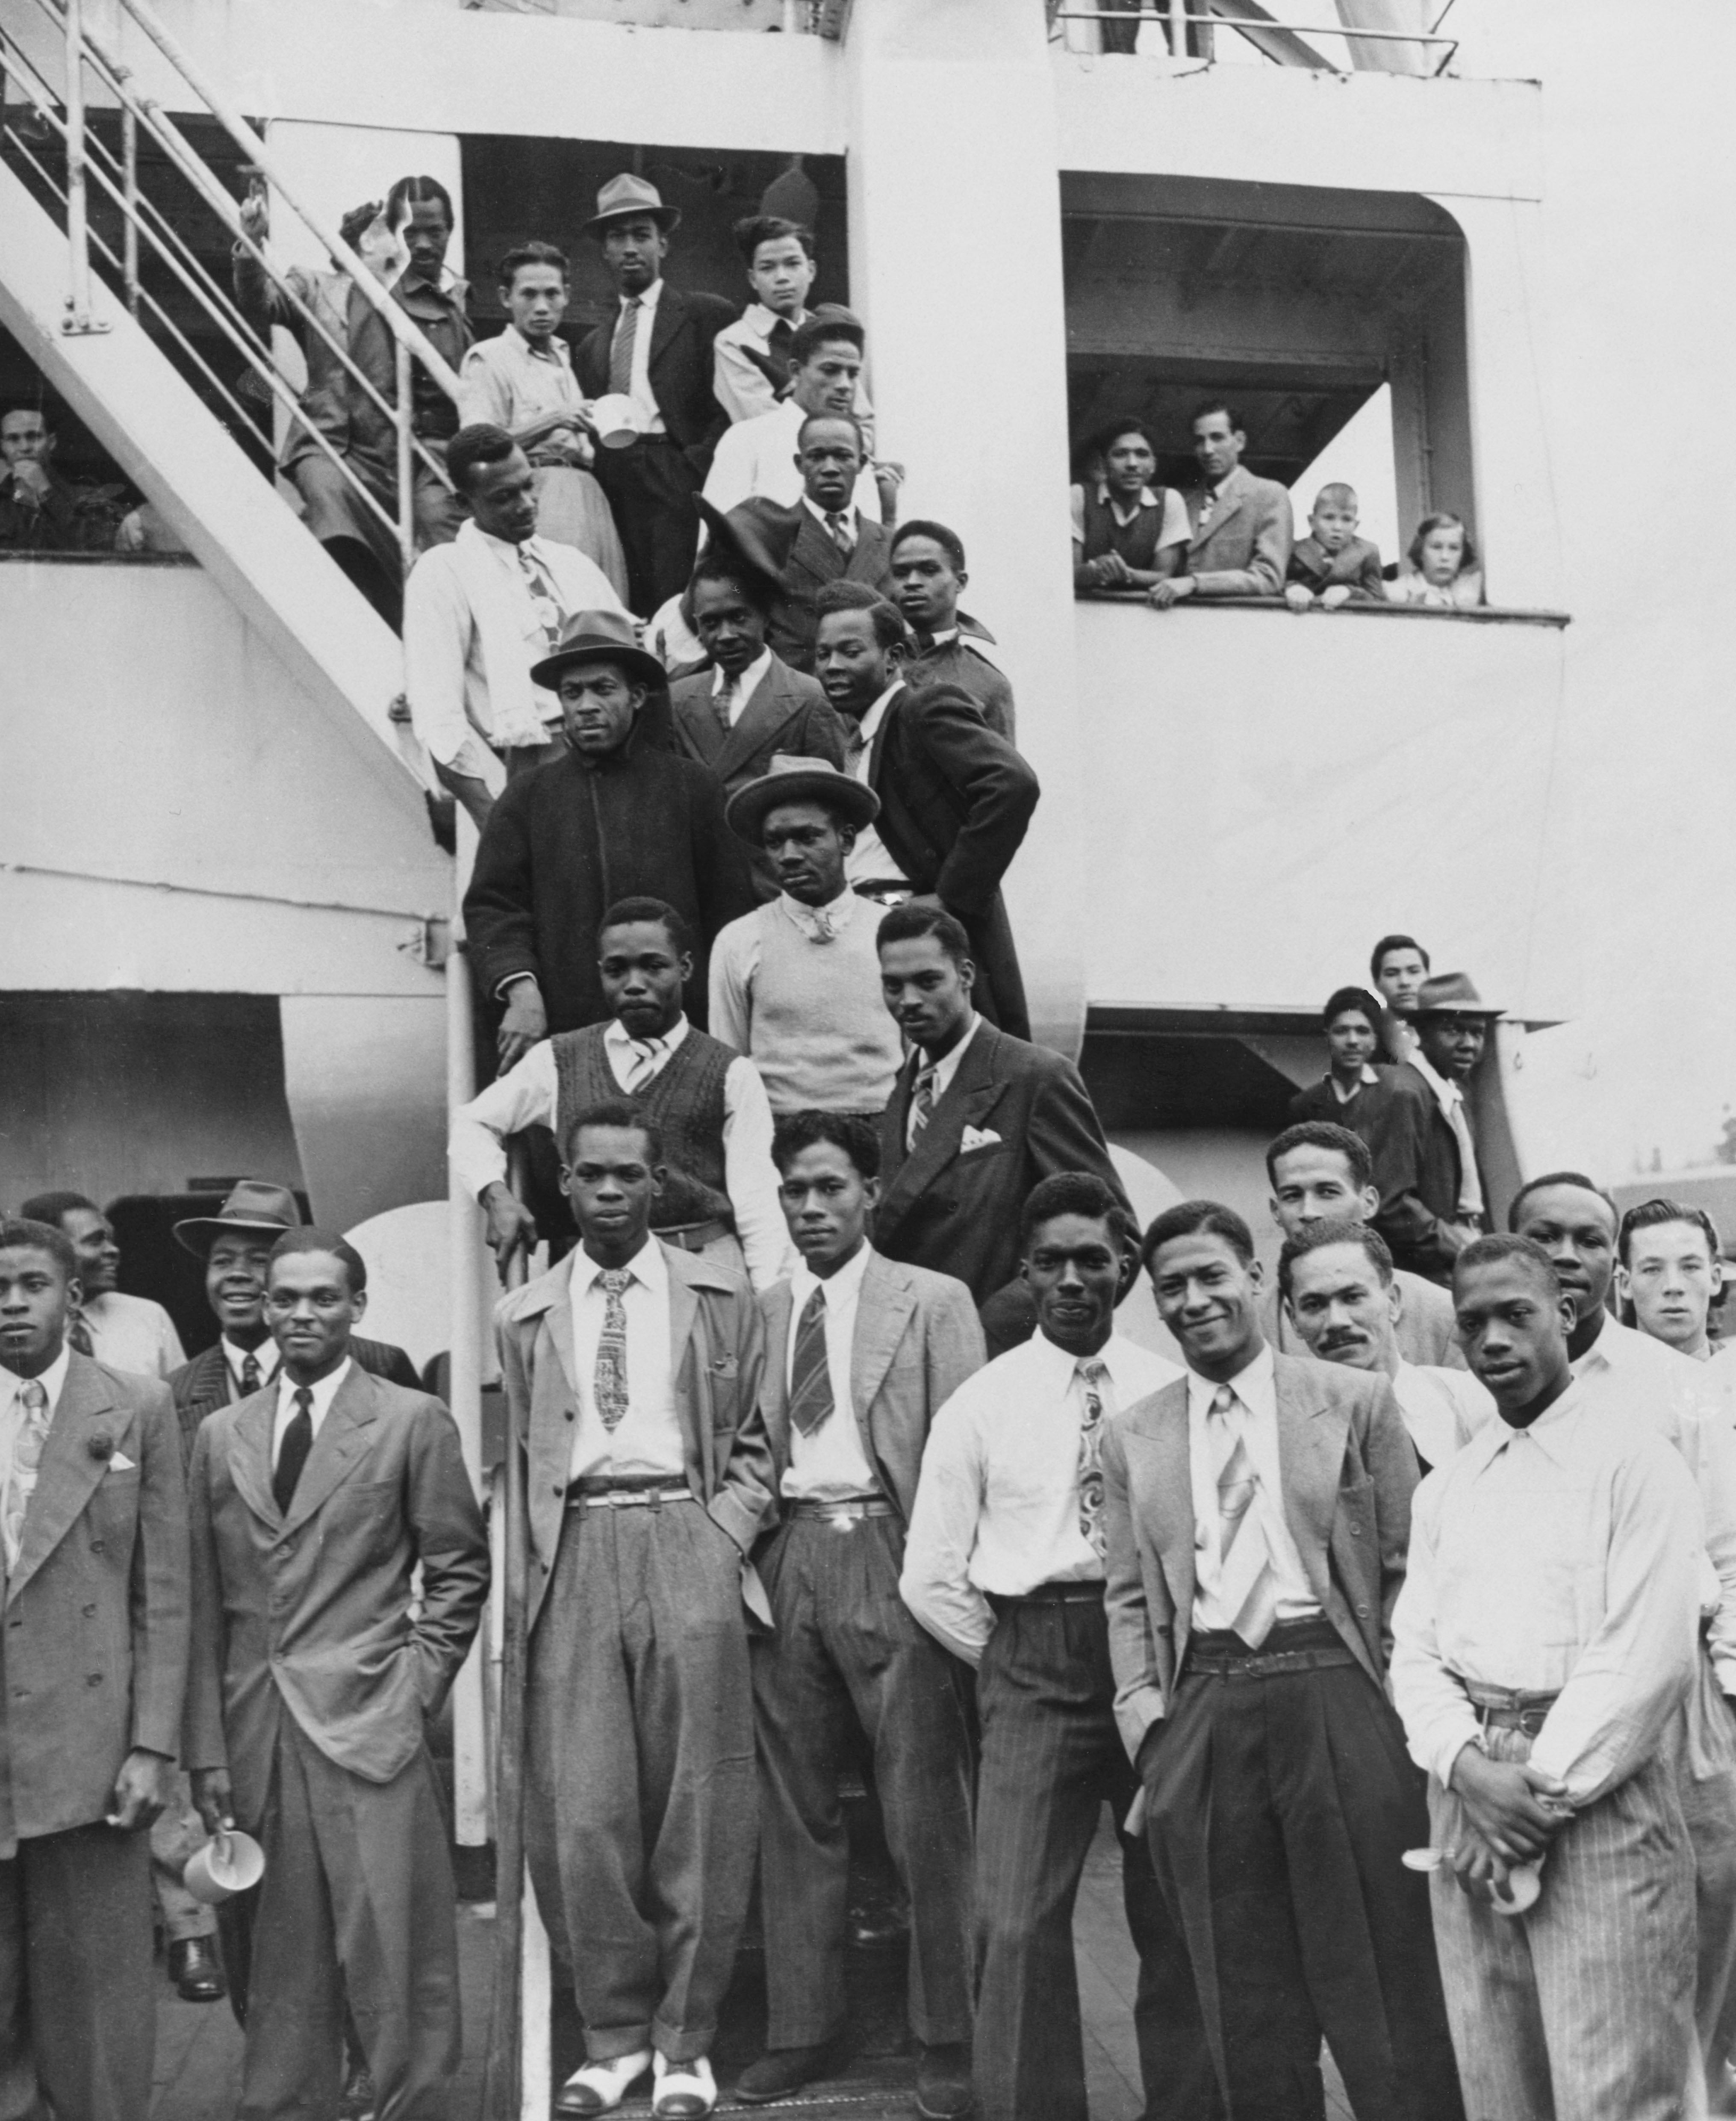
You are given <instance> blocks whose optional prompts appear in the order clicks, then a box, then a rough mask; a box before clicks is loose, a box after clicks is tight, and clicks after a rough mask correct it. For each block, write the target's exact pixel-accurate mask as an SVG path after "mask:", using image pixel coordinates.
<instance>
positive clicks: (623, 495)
mask: <svg viewBox="0 0 1736 2121" xmlns="http://www.w3.org/2000/svg"><path fill="white" fill-rule="evenodd" d="M680 219H681V215H680V213H679V212H677V209H676V208H675V207H670V206H665V205H664V204H663V199H662V197H661V195H660V194H659V192H658V189H657V187H656V186H655V185H654V184H647V183H646V182H645V179H644V178H642V177H635V176H631V175H622V176H618V177H612V178H611V179H610V180H609V181H608V183H607V184H605V185H604V186H603V189H602V190H601V191H600V192H599V193H598V194H597V212H596V213H595V214H594V216H593V217H592V218H591V219H590V220H589V221H587V222H586V223H585V231H586V233H587V234H588V235H593V236H594V237H595V238H596V240H597V243H598V247H599V249H601V250H602V252H603V263H604V265H605V266H606V267H607V269H608V273H609V277H611V278H612V280H613V281H614V282H615V288H616V293H617V306H616V311H615V315H613V316H612V318H611V319H609V321H608V322H607V324H599V325H598V327H597V329H596V330H595V331H593V332H592V333H591V334H590V335H589V338H586V339H584V341H583V342H582V343H581V344H580V346H579V351H578V353H577V355H576V357H575V362H574V366H575V369H576V371H577V372H578V376H579V384H580V385H581V386H582V388H583V389H584V394H585V395H586V397H587V398H600V397H603V396H605V395H609V396H614V397H621V398H626V399H631V402H632V406H633V413H634V424H635V427H636V429H637V432H636V433H635V435H634V436H633V437H632V439H631V441H629V442H628V443H627V444H626V447H625V448H621V449H606V450H598V454H597V465H596V470H597V477H598V481H599V482H600V483H601V485H602V487H603V492H605V493H607V496H608V497H609V504H610V506H612V508H613V510H614V511H615V522H616V527H617V529H619V530H620V532H621V545H622V547H623V548H624V549H625V551H626V561H627V601H628V602H629V603H630V604H631V605H632V607H633V608H634V610H635V611H636V612H638V613H640V614H641V616H644V617H649V614H650V613H653V612H654V611H655V610H656V609H657V608H659V605H661V604H663V603H664V602H666V601H667V599H669V598H670V597H673V596H676V595H678V594H680V592H681V590H682V588H683V587H684V586H685V585H686V580H687V573H688V570H689V569H690V568H691V566H692V565H693V555H694V552H695V550H696V547H697V545H698V542H699V523H698V520H697V518H696V516H695V515H694V512H693V496H694V495H695V494H696V492H698V490H699V488H700V485H701V483H702V482H703V481H704V479H705V473H707V471H708V470H710V466H711V453H712V451H713V450H714V449H715V448H716V447H717V441H718V437H719V435H721V434H722V433H723V431H724V429H725V428H726V427H728V424H729V416H728V413H726V412H725V411H724V408H723V407H722V406H721V405H719V403H718V402H717V399H716V397H715V395H714V393H713V390H712V387H711V383H712V370H713V366H714V357H713V341H714V339H715V338H716V337H717V335H718V333H719V332H720V331H721V330H722V329H723V328H724V325H725V324H729V323H731V322H732V321H733V319H734V316H735V310H734V306H733V304H731V303H728V302H726V301H724V299H723V297H722V296H720V295H690V294H684V293H683V292H682V290H681V289H680V288H678V287H671V286H670V285H669V283H668V281H666V280H665V279H664V278H663V260H664V259H665V258H666V257H667V256H668V249H669V237H670V235H671V233H672V232H673V230H674V228H675V226H676V225H677V222H678V221H680Z"/></svg>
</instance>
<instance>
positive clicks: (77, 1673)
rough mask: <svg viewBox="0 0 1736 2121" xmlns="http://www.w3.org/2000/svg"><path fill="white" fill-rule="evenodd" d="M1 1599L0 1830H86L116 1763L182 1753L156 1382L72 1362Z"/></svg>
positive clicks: (181, 1498) (167, 1413)
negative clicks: (2, 1796)
mask: <svg viewBox="0 0 1736 2121" xmlns="http://www.w3.org/2000/svg"><path fill="white" fill-rule="evenodd" d="M5 1597H6V1626H5V1628H4V1629H0V1741H3V1742H0V1775H3V1776H4V1777H5V1779H6V1783H7V1790H6V1797H7V1798H8V1799H9V1802H0V1830H4V1829H7V1828H9V1829H10V1832H11V1834H14V1835H16V1837H17V1838H18V1839H25V1838H26V1837H28V1838H30V1839H34V1838H35V1836H37V1835H39V1834H59V1833H62V1832H63V1831H65V1830H67V1828H69V1827H74V1826H89V1825H93V1824H94V1823H95V1821H96V1820H100V1819H104V1818H106V1817H107V1816H108V1814H109V1810H110V1809H111V1806H110V1802H109V1800H110V1798H111V1797H112V1796H113V1793H114V1778H115V1776H116V1775H117V1774H119V1772H120V1767H121V1763H122V1762H123V1760H125V1759H126V1757H127V1755H128V1753H130V1752H132V1751H133V1750H134V1749H135V1748H137V1747H141V1746H142V1747H143V1748H144V1749H145V1750H147V1751H148V1752H152V1753H165V1754H167V1755H169V1757H170V1759H171V1760H172V1759H174V1758H175V1757H176V1756H177V1755H179V1752H180V1749H181V1704H182V1698H183V1694H184V1690H185V1688H186V1684H187V1605H188V1590H187V1491H186V1486H185V1484H184V1480H183V1479H182V1475H181V1453H180V1448H179V1442H178V1439H177V1437H176V1433H175V1408H174V1405H173V1404H172V1402H171V1401H170V1397H169V1390H168V1387H167V1386H166V1385H163V1384H161V1383H159V1382H158V1381H157V1380H156V1378H155V1377H134V1376H133V1374H132V1373H130V1372H128V1371H123V1370H111V1369H109V1368H108V1367H107V1365H106V1364H102V1363H96V1362H93V1361H92V1360H91V1358H90V1357H89V1356H88V1355H80V1354H73V1355H72V1357H71V1359H70V1360H69V1362H68V1364H67V1377H66V1383H65V1385H64V1387H63V1389H62V1391H61V1396H60V1402H59V1404H58V1406H57V1407H56V1408H55V1410H54V1421H53V1424H52V1425H51V1426H50V1428H49V1434H48V1441H47V1443H45V1444H44V1447H43V1453H42V1464H41V1467H40V1470H39V1471H38V1473H37V1475H36V1489H35V1494H33V1495H32V1496H31V1498H30V1508H29V1510H28V1512H27V1513H26V1517H25V1520H24V1541H23V1545H22V1546H21V1550H20V1551H19V1555H18V1565H17V1567H16V1569H14V1570H13V1571H12V1577H11V1580H10V1581H9V1582H8V1583H7V1586H6V1593H5ZM16 1853H17V1852H16V1846H15V1844H14V1843H13V1842H12V1840H11V1839H5V1840H3V1841H0V1860H9V1859H10V1858H12V1857H13V1856H14V1855H15V1854H16Z"/></svg>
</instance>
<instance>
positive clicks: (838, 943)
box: [711, 755, 903, 1117]
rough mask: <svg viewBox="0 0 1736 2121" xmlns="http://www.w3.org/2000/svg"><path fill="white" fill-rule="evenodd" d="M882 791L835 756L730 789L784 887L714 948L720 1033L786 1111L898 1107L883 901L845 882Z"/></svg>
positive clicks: (774, 764) (786, 762)
mask: <svg viewBox="0 0 1736 2121" xmlns="http://www.w3.org/2000/svg"><path fill="white" fill-rule="evenodd" d="M879 814H880V798H879V797H878V796H877V795H876V794H875V793H874V791H873V789H872V788H868V787H866V786H864V785H863V783H862V782H861V781H856V780H853V779H852V778H851V776H849V774H847V773H845V772H843V771H840V768H839V767H835V766H834V765H833V764H832V763H831V762H830V760H827V759H821V758H794V757H789V756H783V755H780V756H777V757H774V758H773V759H772V761H771V765H770V771H769V772H768V773H766V775H764V776H762V777H761V779H759V780H756V781H748V782H747V783H746V785H744V786H742V787H741V788H738V790H736V791H735V793H734V794H733V795H731V796H730V798H729V801H728V809H727V815H728V819H729V824H730V828H731V830H732V831H733V832H736V833H737V834H738V836H739V837H741V838H742V840H744V841H747V845H748V846H751V847H752V848H754V849H755V850H756V851H757V852H758V853H759V854H760V855H761V857H762V858H763V859H764V860H766V862H767V863H768V864H769V865H770V867H771V869H773V871H774V872H775V875H776V877H777V881H778V887H779V890H778V896H777V897H775V899H773V900H772V901H771V902H770V904H769V905H766V906H761V907H759V908H758V909H757V910H756V911H754V912H752V913H748V914H745V915H743V916H742V918H741V919H740V920H739V921H731V922H730V924H729V925H728V927H727V928H726V929H724V931H723V933H722V934H721V935H719V937H718V939H717V942H716V944H715V946H714V949H713V951H712V953H711V1035H712V1036H713V1037H714V1038H719V1039H721V1040H722V1041H723V1042H724V1045H726V1046H733V1047H734V1048H735V1049H736V1051H738V1053H745V1054H746V1055H747V1057H748V1059H749V1060H750V1061H752V1063H753V1065H755V1067H756V1068H757V1069H758V1070H759V1072H760V1075H761V1079H762V1081H763V1082H764V1083H765V1085H766V1094H767V1095H768V1096H769V1098H770V1100H771V1108H772V1111H773V1112H775V1113H781V1112H859V1113H863V1114H868V1115H872V1116H875V1117H877V1116H878V1115H879V1114H880V1113H881V1112H883V1111H884V1110H885V1109H886V1103H887V1098H890V1097H891V1094H892V1085H893V1084H894V1083H895V1082H896V1079H897V1075H898V1065H899V1062H900V1061H901V1059H902V1058H903V1041H902V1039H901V1037H899V1033H898V1027H897V1026H896V1024H895V1023H893V1021H892V1019H891V1017H890V1016H889V1015H888V1014H887V1009H886V1005H885V1003H884V1002H883V1001H882V1000H881V995H880V958H879V955H878V953H877V951H876V949H875V947H874V930H875V927H876V925H877V922H878V921H879V918H880V908H879V907H878V906H877V905H875V904H873V903H872V902H870V901H869V900H868V899H865V898H860V897H858V896H857V895H856V893H854V892H853V891H852V890H851V889H850V888H849V884H848V883H846V882H845V874H844V869H845V862H846V860H848V859H849V854H850V851H851V850H852V849H853V848H854V846H855V844H856V835H857V833H858V832H859V831H860V830H861V829H862V827H864V826H867V825H872V824H873V822H874V820H875V819H876V818H877V817H878V816H879Z"/></svg>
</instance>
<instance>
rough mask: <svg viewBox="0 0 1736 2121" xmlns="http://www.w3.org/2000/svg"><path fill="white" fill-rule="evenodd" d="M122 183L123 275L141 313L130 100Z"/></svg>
mask: <svg viewBox="0 0 1736 2121" xmlns="http://www.w3.org/2000/svg"><path fill="white" fill-rule="evenodd" d="M120 156H121V184H122V186H123V196H124V201H125V203H124V207H123V212H122V215H121V231H120V240H121V277H122V280H123V283H124V285H125V287H126V290H127V307H128V309H129V310H131V311H132V312H133V315H134V316H135V317H136V316H137V315H138V119H137V117H136V116H135V115H134V114H133V106H132V105H131V104H130V103H125V104H123V105H121V113H120Z"/></svg>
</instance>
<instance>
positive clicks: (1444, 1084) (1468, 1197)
mask: <svg viewBox="0 0 1736 2121" xmlns="http://www.w3.org/2000/svg"><path fill="white" fill-rule="evenodd" d="M1410 1062H1411V1065H1412V1067H1413V1068H1414V1069H1415V1070H1416V1071H1417V1074H1419V1075H1420V1076H1421V1077H1422V1079H1423V1081H1424V1082H1425V1083H1426V1084H1428V1086H1429V1088H1430V1089H1431V1091H1432V1092H1433V1093H1434V1098H1435V1102H1436V1104H1437V1105H1439V1106H1440V1116H1441V1117H1442V1118H1443V1119H1444V1120H1445V1121H1446V1123H1447V1125H1448V1126H1450V1128H1451V1129H1452V1130H1453V1139H1454V1140H1455V1141H1456V1142H1457V1143H1458V1144H1459V1220H1460V1221H1461V1222H1466V1223H1475V1222H1478V1221H1479V1220H1480V1219H1482V1180H1481V1178H1479V1177H1478V1173H1477V1144H1476V1141H1475V1140H1474V1138H1473V1135H1472V1133H1471V1121H1470V1118H1469V1116H1468V1114H1467V1112H1466V1111H1465V1106H1464V1091H1463V1090H1461V1089H1460V1088H1459V1085H1458V1084H1457V1083H1455V1082H1454V1081H1453V1080H1451V1079H1450V1077H1448V1076H1445V1075H1441V1074H1436V1071H1435V1070H1434V1069H1433V1068H1431V1066H1430V1065H1429V1063H1428V1060H1427V1058H1426V1056H1425V1055H1424V1053H1423V1051H1422V1046H1421V1044H1420V1043H1419V1044H1418V1046H1417V1049H1416V1051H1414V1052H1413V1054H1412V1055H1411V1056H1410Z"/></svg>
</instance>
